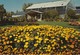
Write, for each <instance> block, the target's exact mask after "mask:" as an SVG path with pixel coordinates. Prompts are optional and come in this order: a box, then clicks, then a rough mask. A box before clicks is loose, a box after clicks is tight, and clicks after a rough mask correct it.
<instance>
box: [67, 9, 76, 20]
mask: <svg viewBox="0 0 80 55" xmlns="http://www.w3.org/2000/svg"><path fill="white" fill-rule="evenodd" d="M67 15H68V17H69V18H71V19H77V16H76V12H75V11H74V10H72V9H69V10H68V11H67Z"/></svg>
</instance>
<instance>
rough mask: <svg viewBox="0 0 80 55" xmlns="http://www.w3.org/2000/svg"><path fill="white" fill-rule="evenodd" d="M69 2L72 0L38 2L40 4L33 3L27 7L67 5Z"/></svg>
mask: <svg viewBox="0 0 80 55" xmlns="http://www.w3.org/2000/svg"><path fill="white" fill-rule="evenodd" d="M69 2H70V0H63V1H56V2H47V3H38V4H33V5H31V6H30V7H28V8H26V9H36V8H47V7H59V6H66V5H67V4H68V3H69Z"/></svg>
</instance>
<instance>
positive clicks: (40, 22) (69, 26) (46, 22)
mask: <svg viewBox="0 0 80 55" xmlns="http://www.w3.org/2000/svg"><path fill="white" fill-rule="evenodd" d="M37 23H39V24H40V25H52V26H56V25H58V26H63V27H68V28H75V29H77V30H79V31H80V26H71V25H69V23H68V22H56V21H39V22H37ZM9 26H15V25H5V26H0V28H5V27H9Z"/></svg>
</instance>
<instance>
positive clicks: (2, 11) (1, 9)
mask: <svg viewBox="0 0 80 55" xmlns="http://www.w3.org/2000/svg"><path fill="white" fill-rule="evenodd" d="M5 13H6V10H5V9H4V5H0V19H1V20H2V19H3V16H4V14H5Z"/></svg>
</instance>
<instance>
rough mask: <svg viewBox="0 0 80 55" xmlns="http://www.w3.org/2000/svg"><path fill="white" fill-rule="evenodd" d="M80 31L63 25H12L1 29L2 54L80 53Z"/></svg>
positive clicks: (0, 45) (0, 50) (0, 46)
mask: <svg viewBox="0 0 80 55" xmlns="http://www.w3.org/2000/svg"><path fill="white" fill-rule="evenodd" d="M79 49H80V32H79V31H76V30H75V29H73V28H64V27H61V26H49V25H39V26H27V25H26V26H12V27H6V28H2V29H1V31H0V53H1V54H25V55H26V54H63V55H64V54H79V53H80V51H79Z"/></svg>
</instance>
